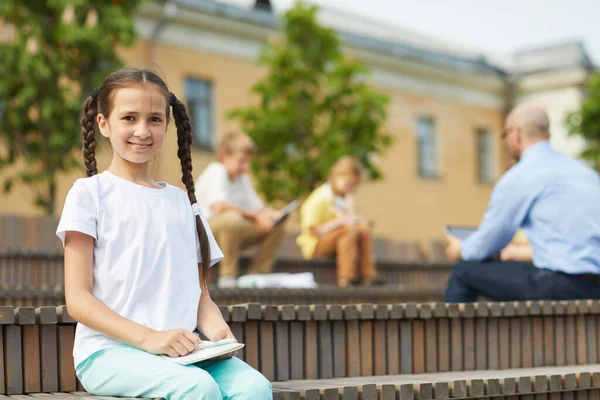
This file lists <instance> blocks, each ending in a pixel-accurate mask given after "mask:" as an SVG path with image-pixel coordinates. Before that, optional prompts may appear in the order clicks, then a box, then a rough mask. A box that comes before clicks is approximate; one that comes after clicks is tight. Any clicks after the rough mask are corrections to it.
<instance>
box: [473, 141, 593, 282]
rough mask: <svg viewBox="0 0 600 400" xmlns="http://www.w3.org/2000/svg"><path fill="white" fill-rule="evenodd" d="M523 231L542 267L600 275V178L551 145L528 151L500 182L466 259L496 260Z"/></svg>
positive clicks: (535, 263)
mask: <svg viewBox="0 0 600 400" xmlns="http://www.w3.org/2000/svg"><path fill="white" fill-rule="evenodd" d="M519 227H522V228H523V230H524V231H525V233H526V234H527V237H528V239H529V242H530V243H531V245H532V247H533V264H534V265H535V266H536V267H538V268H545V269H550V270H556V271H562V272H565V273H569V274H584V273H592V274H600V177H599V176H598V174H597V173H596V172H595V171H594V170H592V169H591V168H589V167H587V166H586V165H584V164H583V163H581V162H580V161H577V160H575V159H573V158H571V157H569V156H567V155H565V154H562V153H560V152H558V151H556V150H554V149H553V148H552V147H551V146H550V143H549V142H547V141H543V142H539V143H536V144H534V145H532V146H531V147H530V148H528V149H527V150H526V151H525V153H524V154H523V156H522V157H521V159H520V161H519V162H518V163H517V164H515V165H514V166H513V167H512V168H511V169H510V170H508V171H507V172H506V173H505V174H504V176H502V178H501V179H500V180H499V181H498V183H497V184H496V186H495V187H494V190H493V192H492V197H491V200H490V203H489V205H488V207H487V210H486V212H485V216H484V217H483V221H482V222H481V224H480V226H479V228H478V229H477V231H476V232H475V233H473V234H472V235H470V236H469V237H468V238H467V239H466V240H465V241H464V242H463V244H462V248H461V255H462V259H463V260H467V261H481V260H484V259H486V258H489V257H492V256H493V255H494V254H497V253H498V252H500V250H502V249H503V248H504V247H505V246H506V245H507V244H509V243H510V241H511V240H512V238H513V236H514V234H515V232H516V230H517V228H519Z"/></svg>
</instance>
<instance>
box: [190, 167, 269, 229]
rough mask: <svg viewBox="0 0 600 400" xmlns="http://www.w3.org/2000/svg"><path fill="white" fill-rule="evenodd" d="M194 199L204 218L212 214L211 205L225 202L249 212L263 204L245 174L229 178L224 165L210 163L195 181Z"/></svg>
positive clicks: (255, 210) (261, 206)
mask: <svg viewBox="0 0 600 400" xmlns="http://www.w3.org/2000/svg"><path fill="white" fill-rule="evenodd" d="M196 199H198V204H200V209H201V210H202V212H203V213H204V215H206V218H210V217H212V216H213V214H214V213H213V212H212V209H211V206H212V205H213V204H215V203H227V204H231V205H232V206H235V207H238V208H241V209H242V210H246V211H249V212H257V211H260V210H261V209H262V208H263V207H264V204H263V202H262V200H261V199H260V198H259V197H258V195H257V194H256V191H255V190H254V188H253V187H252V182H250V177H249V176H248V175H247V174H243V175H242V176H240V177H238V178H236V179H234V180H231V179H229V174H228V173H227V170H226V169H225V166H224V165H223V164H222V163H220V162H212V163H210V164H209V165H208V166H207V167H206V169H205V170H204V171H203V172H202V174H201V175H200V177H198V180H197V181H196Z"/></svg>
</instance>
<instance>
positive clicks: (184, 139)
mask: <svg viewBox="0 0 600 400" xmlns="http://www.w3.org/2000/svg"><path fill="white" fill-rule="evenodd" d="M169 102H170V103H171V105H172V107H173V117H174V118H175V126H176V127H177V147H178V149H177V156H178V157H179V160H180V161H181V181H182V182H183V184H184V185H185V187H186V189H187V193H188V197H189V199H190V203H192V204H195V203H196V189H195V187H194V177H193V175H192V152H191V145H192V126H191V124H190V118H189V116H188V114H187V111H186V109H185V105H184V104H183V103H182V102H181V101H179V100H178V99H177V98H176V97H175V95H173V94H171V95H170V98H169ZM196 225H197V227H198V239H199V240H200V253H201V255H202V274H203V277H204V279H202V281H203V282H204V284H206V278H207V276H208V268H209V267H210V245H209V243H208V235H207V234H206V229H205V228H204V225H203V224H202V220H201V219H200V217H199V216H196Z"/></svg>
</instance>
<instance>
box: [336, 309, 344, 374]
mask: <svg viewBox="0 0 600 400" xmlns="http://www.w3.org/2000/svg"><path fill="white" fill-rule="evenodd" d="M333 376H334V377H336V378H341V377H345V376H346V323H345V321H343V320H336V321H333Z"/></svg>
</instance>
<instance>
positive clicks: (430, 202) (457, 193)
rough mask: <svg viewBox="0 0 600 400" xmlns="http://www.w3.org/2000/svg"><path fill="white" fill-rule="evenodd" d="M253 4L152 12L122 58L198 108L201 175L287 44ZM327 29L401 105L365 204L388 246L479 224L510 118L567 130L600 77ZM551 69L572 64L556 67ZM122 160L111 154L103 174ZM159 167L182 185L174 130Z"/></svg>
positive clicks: (574, 50) (333, 20) (575, 52)
mask: <svg viewBox="0 0 600 400" xmlns="http://www.w3.org/2000/svg"><path fill="white" fill-rule="evenodd" d="M247 2H248V3H252V4H249V5H248V6H247V7H240V6H235V5H231V4H227V3H222V2H215V1H213V0H176V1H170V2H167V4H168V5H167V6H166V7H165V6H161V5H160V4H159V3H158V2H150V3H149V4H147V5H145V6H144V7H143V8H141V9H140V10H139V12H138V13H137V15H136V16H135V22H136V26H137V29H138V32H139V40H138V41H137V42H136V43H135V45H134V46H133V47H132V48H128V49H120V50H119V52H120V55H121V56H122V58H123V60H124V61H125V62H126V64H128V65H134V66H146V67H150V68H152V69H155V70H158V71H160V74H161V75H162V76H163V77H164V78H165V79H166V81H167V83H168V85H169V86H170V88H171V90H172V91H173V92H175V93H176V94H177V95H178V96H179V97H180V98H182V99H186V101H187V103H188V106H189V108H190V110H191V111H192V114H193V118H194V120H195V121H196V122H195V124H194V125H195V130H196V131H195V141H196V146H195V150H194V154H193V159H194V166H195V174H196V175H197V174H199V173H200V171H201V170H202V169H203V168H204V167H205V166H206V165H207V164H208V163H209V162H210V161H212V160H214V159H215V153H214V152H213V151H212V148H213V146H214V145H215V143H216V142H217V141H218V137H219V134H220V133H222V132H224V131H226V130H229V129H236V128H238V124H237V123H236V122H234V121H230V120H227V119H226V118H225V115H226V113H227V112H228V111H229V110H231V109H233V108H235V107H239V106H243V105H246V104H248V103H249V102H250V101H252V99H251V97H250V95H249V89H250V87H251V86H252V85H253V83H254V82H256V81H257V79H259V78H260V77H261V76H262V75H263V74H264V73H265V70H264V69H262V68H261V67H259V66H257V64H256V63H255V60H256V58H257V55H258V52H259V50H260V49H261V47H262V46H263V45H264V44H265V43H266V42H267V40H269V38H272V37H274V36H275V35H276V34H277V26H278V23H279V22H278V17H277V16H276V15H274V14H273V13H272V12H269V11H268V10H264V9H256V8H254V7H253V4H254V1H250V0H248V1H247ZM261 3H265V2H261ZM327 15H329V16H330V17H329V19H327V18H326V17H327ZM322 18H324V20H323V22H324V23H328V24H330V25H332V26H334V27H336V28H338V29H339V30H340V33H341V35H342V38H343V40H344V44H345V48H346V50H347V53H348V54H349V55H350V56H353V57H358V58H360V59H361V60H363V61H364V62H365V63H366V65H367V66H368V67H369V68H371V70H372V84H373V85H374V86H375V87H377V88H378V89H380V90H382V91H385V92H387V93H388V94H389V96H390V98H391V100H392V101H391V104H390V107H389V120H388V122H387V126H386V129H387V130H388V131H389V132H390V133H392V134H393V136H394V137H395V139H396V140H395V144H394V146H393V147H392V148H391V149H390V150H389V151H388V152H387V153H386V154H385V155H384V156H383V157H381V158H380V159H379V160H378V162H379V164H380V166H381V168H382V170H383V172H384V179H383V180H381V181H379V182H377V183H369V184H366V185H365V186H364V187H363V188H362V189H361V191H360V196H359V207H360V209H361V210H362V212H363V213H364V214H365V215H366V216H368V217H370V218H372V219H373V220H374V221H375V222H376V230H377V234H378V236H383V237H389V238H396V239H418V240H425V239H433V238H437V237H440V236H441V226H442V224H446V223H452V224H469V225H474V224H477V223H478V222H479V220H480V219H481V217H482V215H483V212H484V210H485V206H486V204H487V202H488V199H489V195H490V192H491V189H492V187H493V184H494V182H495V181H496V180H497V178H498V177H499V176H500V175H501V174H502V172H503V171H504V170H505V169H506V167H507V165H508V162H507V158H506V155H505V152H504V146H503V142H502V139H501V133H502V125H503V118H504V116H505V113H506V110H507V109H508V108H510V106H511V105H512V104H513V102H514V101H515V100H518V99H522V98H535V99H536V100H540V99H542V102H543V104H545V105H548V106H549V107H551V113H552V115H553V119H556V120H557V121H559V122H560V114H561V112H562V111H563V109H572V108H573V107H576V106H577V104H578V102H579V100H580V97H581V85H582V83H583V81H584V80H585V78H586V76H587V74H588V73H589V71H590V68H591V63H589V60H588V59H587V58H586V57H587V56H585V51H584V49H583V47H582V46H581V45H579V44H569V45H566V46H557V47H555V48H550V49H538V50H535V51H532V52H527V53H522V54H519V55H518V57H517V58H516V61H517V62H515V60H511V62H510V63H507V65H505V66H499V64H498V63H491V62H490V61H487V60H486V59H485V58H484V57H481V56H480V55H478V54H472V53H469V52H467V51H464V50H461V49H451V48H450V47H445V46H444V44H443V43H438V42H436V41H431V40H425V39H423V38H420V37H418V36H416V35H415V36H411V35H410V33H408V32H404V31H402V32H400V31H398V34H397V35H394V30H393V29H392V30H390V29H386V28H384V27H381V26H379V27H378V29H377V32H375V33H376V34H374V35H371V36H367V34H368V30H367V29H366V28H365V27H364V24H362V25H360V24H358V23H357V24H356V26H357V27H359V26H361V27H362V28H361V29H356V30H355V31H351V30H349V29H347V28H348V27H351V26H352V25H353V24H352V23H351V19H352V18H354V19H355V20H356V21H360V20H361V18H359V17H358V16H355V17H352V16H349V15H342V16H340V15H333V16H332V15H331V12H329V14H328V13H327V12H324V13H323V17H322ZM349 18H350V20H349ZM561 54H562V55H563V56H564V54H568V55H569V56H570V57H563V56H561ZM528 57H530V58H531V59H528ZM544 57H546V59H545V58H544ZM548 57H549V58H552V57H554V58H553V59H554V60H555V61H556V60H561V63H562V64H561V65H558V66H552V65H550V64H549V63H548ZM536 63H537V64H536ZM536 65H537V67H536ZM540 65H543V66H544V67H543V68H540ZM548 65H550V68H547V66H548ZM565 71H568V72H569V73H568V74H567V73H566V72H565ZM556 99H558V100H556ZM561 140H562V139H561ZM565 143H566V140H565ZM559 144H560V143H559ZM560 145H561V146H563V145H564V144H560ZM564 146H566V145H564ZM110 157H111V154H110V148H109V147H108V146H107V145H106V144H105V145H104V146H103V147H102V148H101V150H100V151H99V157H98V160H99V169H100V170H102V169H104V168H105V167H107V166H108V163H109V161H110ZM157 161H158V162H157V163H156V166H155V168H156V171H157V178H158V179H163V180H167V181H169V182H170V183H175V184H177V183H179V182H180V170H179V164H178V159H177V157H176V140H175V132H174V129H173V127H171V135H170V137H169V139H168V140H167V141H166V144H165V146H164V149H163V151H162V154H161V157H160V160H157ZM81 176H83V170H82V171H81V172H74V173H71V174H69V175H67V176H61V178H60V182H59V191H58V192H59V193H58V197H59V199H60V201H59V205H58V210H60V209H61V208H62V204H63V200H64V197H65V195H66V192H67V191H68V189H69V187H70V186H71V185H72V183H73V181H74V180H75V179H76V178H78V177H81ZM179 185H180V186H181V184H180V183H179ZM38 212H39V211H37V210H36V209H35V208H34V206H33V205H32V200H31V193H30V191H29V189H27V188H23V187H18V188H16V189H15V190H13V192H11V193H10V194H9V195H2V201H1V202H0V214H36V213H38ZM292 229H293V227H292Z"/></svg>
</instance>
